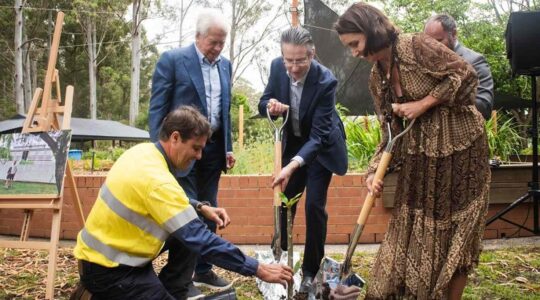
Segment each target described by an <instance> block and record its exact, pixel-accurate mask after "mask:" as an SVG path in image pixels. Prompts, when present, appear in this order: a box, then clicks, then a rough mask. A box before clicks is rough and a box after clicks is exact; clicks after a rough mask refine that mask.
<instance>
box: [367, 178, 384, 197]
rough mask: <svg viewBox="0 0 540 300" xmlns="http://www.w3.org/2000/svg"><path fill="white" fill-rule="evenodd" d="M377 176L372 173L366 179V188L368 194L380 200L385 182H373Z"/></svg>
mask: <svg viewBox="0 0 540 300" xmlns="http://www.w3.org/2000/svg"><path fill="white" fill-rule="evenodd" d="M374 176H375V173H371V174H369V175H368V176H367V178H366V187H367V189H368V192H369V193H370V194H372V195H373V196H375V198H378V197H380V196H381V193H382V191H383V187H384V186H383V181H382V180H380V179H379V180H377V182H373V177H374Z"/></svg>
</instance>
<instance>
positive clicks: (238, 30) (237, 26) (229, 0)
mask: <svg viewBox="0 0 540 300" xmlns="http://www.w3.org/2000/svg"><path fill="white" fill-rule="evenodd" d="M283 5H284V2H282V3H281V5H279V6H277V7H272V4H271V3H269V2H268V1H264V0H252V1H248V0H226V1H222V2H221V3H220V5H219V6H220V7H221V8H222V9H223V10H229V9H230V11H231V29H230V33H229V36H230V44H229V59H230V61H231V64H232V66H233V70H232V85H233V86H234V84H235V83H236V82H237V81H238V79H239V78H240V77H241V76H242V74H244V72H245V71H246V69H247V68H248V67H249V66H250V65H252V64H253V63H254V61H255V60H256V59H257V58H258V57H257V56H255V55H254V54H255V53H257V49H259V48H260V47H262V45H263V44H264V43H265V42H266V41H268V39H269V37H270V35H271V34H272V33H273V32H276V31H277V30H278V27H277V24H276V19H278V17H279V15H280V14H281V9H282V7H283Z"/></svg>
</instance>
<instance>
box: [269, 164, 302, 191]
mask: <svg viewBox="0 0 540 300" xmlns="http://www.w3.org/2000/svg"><path fill="white" fill-rule="evenodd" d="M299 167H300V163H299V162H298V161H296V160H292V161H291V162H290V163H289V164H288V165H286V166H285V167H284V168H283V169H281V171H280V172H279V174H278V176H277V177H274V181H273V182H272V188H274V187H275V186H276V185H278V184H280V185H281V191H284V190H285V187H287V184H288V183H289V179H290V178H291V175H292V174H293V173H294V171H296V169H298V168H299Z"/></svg>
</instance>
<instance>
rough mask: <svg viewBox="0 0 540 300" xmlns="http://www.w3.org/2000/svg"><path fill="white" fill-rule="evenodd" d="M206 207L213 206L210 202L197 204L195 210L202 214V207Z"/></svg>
mask: <svg viewBox="0 0 540 300" xmlns="http://www.w3.org/2000/svg"><path fill="white" fill-rule="evenodd" d="M205 205H207V206H211V205H210V202H208V201H201V202H199V203H197V206H195V210H196V211H197V212H201V210H202V207H203V206H205Z"/></svg>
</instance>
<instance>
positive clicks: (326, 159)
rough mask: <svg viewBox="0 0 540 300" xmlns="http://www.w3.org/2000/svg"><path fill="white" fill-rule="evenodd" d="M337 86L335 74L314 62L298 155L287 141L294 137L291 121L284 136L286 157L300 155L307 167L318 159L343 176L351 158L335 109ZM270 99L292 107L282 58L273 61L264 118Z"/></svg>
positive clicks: (263, 100)
mask: <svg viewBox="0 0 540 300" xmlns="http://www.w3.org/2000/svg"><path fill="white" fill-rule="evenodd" d="M336 86H337V80H336V78H335V77H334V75H333V74H332V72H330V70H328V69H327V68H326V67H324V66H323V65H321V64H319V63H318V62H317V61H315V60H312V62H311V67H310V69H309V71H308V74H307V77H306V81H305V82H304V89H303V90H302V98H301V100H300V109H299V110H300V113H299V115H300V131H301V135H302V137H301V139H302V143H303V145H302V146H301V148H300V150H299V151H297V152H295V153H291V151H293V149H291V147H288V146H287V139H289V138H291V137H292V136H293V130H292V125H291V121H290V120H289V121H288V124H287V125H286V127H285V128H286V129H285V131H284V135H283V156H284V157H286V158H292V157H294V156H296V155H298V156H300V157H302V158H303V159H304V161H305V163H306V164H309V163H310V162H312V161H313V160H314V159H316V160H318V161H319V162H320V163H321V164H322V165H323V166H324V167H325V168H326V169H328V170H329V171H331V172H333V173H336V174H338V175H343V174H345V172H347V164H348V159H347V147H346V145H345V130H344V129H343V123H342V122H341V120H340V119H339V116H338V114H337V112H336V109H335V94H336ZM270 98H275V99H277V100H278V101H280V102H282V103H284V104H287V105H290V78H289V76H288V75H287V70H286V69H285V65H284V64H283V58H282V57H279V58H276V59H274V60H273V61H272V65H271V68H270V78H269V79H268V84H267V86H266V89H265V90H264V93H263V95H262V97H261V99H260V101H259V113H260V114H261V115H262V116H266V105H267V104H268V100H270ZM289 118H290V117H289ZM286 163H288V162H285V161H284V164H286Z"/></svg>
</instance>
